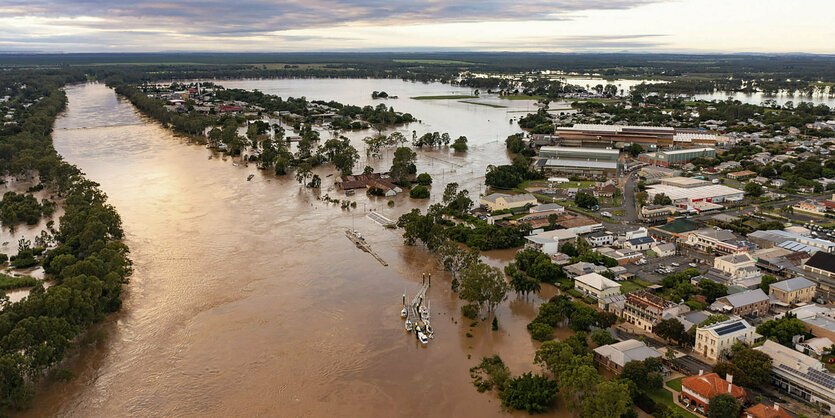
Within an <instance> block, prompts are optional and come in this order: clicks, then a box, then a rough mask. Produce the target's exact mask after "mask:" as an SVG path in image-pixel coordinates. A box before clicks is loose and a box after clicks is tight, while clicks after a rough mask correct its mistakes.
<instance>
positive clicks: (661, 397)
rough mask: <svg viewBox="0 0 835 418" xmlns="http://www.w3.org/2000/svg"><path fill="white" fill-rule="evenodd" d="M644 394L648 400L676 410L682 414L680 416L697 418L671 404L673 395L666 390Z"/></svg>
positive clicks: (673, 403)
mask: <svg viewBox="0 0 835 418" xmlns="http://www.w3.org/2000/svg"><path fill="white" fill-rule="evenodd" d="M646 394H647V396H649V397H650V399H652V400H653V401H655V403H661V404H664V405H666V406H667V408H671V409H677V410H678V411H679V412H681V413H682V415H684V416H685V417H687V418H697V417H696V415H694V414H693V413H691V412H690V411H688V410H686V409H684V408H682V407H680V406H678V405H676V403H675V402H673V394H672V393H670V391H669V390H667V389H664V388H661V389H656V390H654V391H651V392H649V391H648V392H646Z"/></svg>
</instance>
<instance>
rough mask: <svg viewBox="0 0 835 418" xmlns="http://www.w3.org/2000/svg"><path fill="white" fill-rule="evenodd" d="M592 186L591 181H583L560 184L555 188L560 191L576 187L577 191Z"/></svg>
mask: <svg viewBox="0 0 835 418" xmlns="http://www.w3.org/2000/svg"><path fill="white" fill-rule="evenodd" d="M592 186H594V182H593V181H586V180H583V181H569V182H568V183H561V184H559V185H557V187H558V188H560V189H570V188H572V187H577V188H579V189H585V188H589V187H592Z"/></svg>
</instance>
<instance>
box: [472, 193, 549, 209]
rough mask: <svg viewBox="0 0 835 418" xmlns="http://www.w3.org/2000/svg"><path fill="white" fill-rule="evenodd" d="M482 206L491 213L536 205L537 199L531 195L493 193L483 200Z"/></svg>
mask: <svg viewBox="0 0 835 418" xmlns="http://www.w3.org/2000/svg"><path fill="white" fill-rule="evenodd" d="M481 204H482V205H484V206H487V208H488V209H490V210H491V211H496V210H502V209H514V208H521V207H523V206H525V205H536V204H537V201H536V197H534V195H532V194H530V193H525V194H517V195H510V194H505V193H491V194H489V195H487V196H484V197H482V198H481Z"/></svg>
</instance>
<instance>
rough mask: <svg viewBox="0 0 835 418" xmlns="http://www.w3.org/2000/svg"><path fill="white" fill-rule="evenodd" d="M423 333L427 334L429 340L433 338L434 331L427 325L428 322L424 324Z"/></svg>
mask: <svg viewBox="0 0 835 418" xmlns="http://www.w3.org/2000/svg"><path fill="white" fill-rule="evenodd" d="M425 331H426V333H427V334H429V338H435V330H433V329H432V325H429V323H428V322H427V323H426V327H425Z"/></svg>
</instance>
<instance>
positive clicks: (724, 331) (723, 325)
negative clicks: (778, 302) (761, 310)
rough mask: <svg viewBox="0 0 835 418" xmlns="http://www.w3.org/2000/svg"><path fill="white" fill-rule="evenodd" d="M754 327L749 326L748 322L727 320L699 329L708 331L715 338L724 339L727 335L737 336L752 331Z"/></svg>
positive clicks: (738, 319)
mask: <svg viewBox="0 0 835 418" xmlns="http://www.w3.org/2000/svg"><path fill="white" fill-rule="evenodd" d="M753 328H754V327H753V326H751V324H749V323H748V322H746V321H745V320H744V319H740V318H737V319H729V320H727V321H722V322H719V323H716V324H711V325H708V326H705V327H703V328H701V329H704V330H707V331H709V332H710V333H711V334H713V335H715V336H717V337H724V336H727V335H729V334H738V333H742V332H746V331H748V330H751V329H753Z"/></svg>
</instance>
